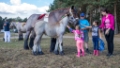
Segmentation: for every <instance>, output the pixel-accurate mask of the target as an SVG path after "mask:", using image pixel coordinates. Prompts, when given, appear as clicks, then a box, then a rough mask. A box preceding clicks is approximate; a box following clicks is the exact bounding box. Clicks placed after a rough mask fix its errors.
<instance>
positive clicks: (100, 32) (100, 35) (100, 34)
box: [99, 29, 102, 39]
mask: <svg viewBox="0 0 120 68" xmlns="http://www.w3.org/2000/svg"><path fill="white" fill-rule="evenodd" d="M99 37H100V39H102V31H101V29H99Z"/></svg>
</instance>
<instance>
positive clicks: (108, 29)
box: [100, 8, 115, 57]
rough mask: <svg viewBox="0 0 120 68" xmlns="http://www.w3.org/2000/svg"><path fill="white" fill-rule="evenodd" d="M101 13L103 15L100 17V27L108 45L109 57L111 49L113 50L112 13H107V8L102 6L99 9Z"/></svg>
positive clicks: (111, 52)
mask: <svg viewBox="0 0 120 68" xmlns="http://www.w3.org/2000/svg"><path fill="white" fill-rule="evenodd" d="M101 14H102V15H103V17H102V22H101V25H100V28H102V29H103V30H104V35H105V38H106V41H107V45H108V54H107V56H108V57H110V56H111V55H113V50H114V43H113V41H114V40H113V39H114V24H115V22H114V21H115V20H114V16H113V15H112V14H109V13H108V10H107V9H106V8H103V9H102V10H101Z"/></svg>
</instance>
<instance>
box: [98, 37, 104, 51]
mask: <svg viewBox="0 0 120 68" xmlns="http://www.w3.org/2000/svg"><path fill="white" fill-rule="evenodd" d="M104 49H105V43H104V41H103V40H102V39H100V38H99V51H103V50H104Z"/></svg>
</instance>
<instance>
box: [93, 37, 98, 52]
mask: <svg viewBox="0 0 120 68" xmlns="http://www.w3.org/2000/svg"><path fill="white" fill-rule="evenodd" d="M92 41H93V46H94V50H99V37H98V36H92Z"/></svg>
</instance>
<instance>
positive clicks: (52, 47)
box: [50, 38, 56, 52]
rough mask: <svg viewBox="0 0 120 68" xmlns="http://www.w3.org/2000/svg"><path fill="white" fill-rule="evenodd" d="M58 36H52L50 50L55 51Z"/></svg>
mask: <svg viewBox="0 0 120 68" xmlns="http://www.w3.org/2000/svg"><path fill="white" fill-rule="evenodd" d="M55 44H56V38H51V44H50V52H53V51H54V49H55Z"/></svg>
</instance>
